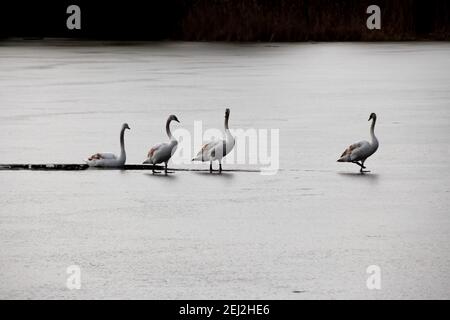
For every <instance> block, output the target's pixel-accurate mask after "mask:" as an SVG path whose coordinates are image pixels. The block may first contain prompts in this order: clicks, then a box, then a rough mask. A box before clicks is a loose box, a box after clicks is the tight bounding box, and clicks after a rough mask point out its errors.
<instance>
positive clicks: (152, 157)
mask: <svg viewBox="0 0 450 320" xmlns="http://www.w3.org/2000/svg"><path fill="white" fill-rule="evenodd" d="M177 145H178V143H177V141H172V142H170V143H160V144H157V145H155V146H154V147H152V148H151V149H150V151H149V152H148V155H147V156H148V159H147V160H146V161H145V163H154V164H156V163H161V162H167V161H169V159H170V158H171V157H172V155H173V153H174V152H175V150H176V149H177Z"/></svg>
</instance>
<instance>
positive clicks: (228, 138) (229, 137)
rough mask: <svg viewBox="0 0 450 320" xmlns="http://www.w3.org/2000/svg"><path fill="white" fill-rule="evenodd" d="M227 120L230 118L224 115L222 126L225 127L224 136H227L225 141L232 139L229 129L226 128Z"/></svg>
mask: <svg viewBox="0 0 450 320" xmlns="http://www.w3.org/2000/svg"><path fill="white" fill-rule="evenodd" d="M229 118H230V116H229V115H226V116H225V123H224V126H225V134H226V135H227V140H231V139H234V137H233V136H232V135H231V132H230V128H228V119H229Z"/></svg>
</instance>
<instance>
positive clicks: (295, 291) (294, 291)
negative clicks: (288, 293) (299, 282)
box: [292, 290, 306, 293]
mask: <svg viewBox="0 0 450 320" xmlns="http://www.w3.org/2000/svg"><path fill="white" fill-rule="evenodd" d="M305 292H306V290H293V291H292V293H305Z"/></svg>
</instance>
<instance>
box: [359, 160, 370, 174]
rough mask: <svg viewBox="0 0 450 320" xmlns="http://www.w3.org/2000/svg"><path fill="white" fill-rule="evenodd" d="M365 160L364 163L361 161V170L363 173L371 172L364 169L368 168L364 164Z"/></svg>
mask: <svg viewBox="0 0 450 320" xmlns="http://www.w3.org/2000/svg"><path fill="white" fill-rule="evenodd" d="M364 162H366V160H364V161H362V163H361V170H360V171H359V172H361V173H369V172H370V171H369V170H363V169H366V167H365V166H364Z"/></svg>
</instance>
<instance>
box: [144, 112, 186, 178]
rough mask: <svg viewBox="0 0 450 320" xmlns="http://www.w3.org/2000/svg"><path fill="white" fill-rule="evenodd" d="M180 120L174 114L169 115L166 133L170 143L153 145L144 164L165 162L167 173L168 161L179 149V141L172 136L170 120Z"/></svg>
mask: <svg viewBox="0 0 450 320" xmlns="http://www.w3.org/2000/svg"><path fill="white" fill-rule="evenodd" d="M172 120H173V121H176V122H180V121H178V119H177V117H176V116H174V115H171V116H169V118H168V119H167V122H166V133H167V136H168V137H169V139H170V141H169V142H168V143H159V144H157V145H155V146H153V147H152V148H151V149H150V151H149V152H148V154H147V159H146V160H145V161H144V164H153V165H155V164H158V163H163V162H164V164H165V169H164V172H165V173H166V174H167V162H169V160H170V158H171V157H172V155H173V154H174V153H175V151H176V150H177V146H178V141H177V140H176V139H175V138H174V137H173V136H172V132H171V131H170V122H172ZM153 173H155V169H153Z"/></svg>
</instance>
